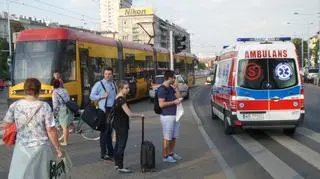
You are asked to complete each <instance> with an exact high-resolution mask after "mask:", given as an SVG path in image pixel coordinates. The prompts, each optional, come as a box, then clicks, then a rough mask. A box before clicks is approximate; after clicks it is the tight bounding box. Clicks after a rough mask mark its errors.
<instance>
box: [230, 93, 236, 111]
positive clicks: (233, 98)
mask: <svg viewBox="0 0 320 179" xmlns="http://www.w3.org/2000/svg"><path fill="white" fill-rule="evenodd" d="M236 97H237V91H236V90H231V104H230V107H231V111H232V112H235V111H236V110H237V99H236Z"/></svg>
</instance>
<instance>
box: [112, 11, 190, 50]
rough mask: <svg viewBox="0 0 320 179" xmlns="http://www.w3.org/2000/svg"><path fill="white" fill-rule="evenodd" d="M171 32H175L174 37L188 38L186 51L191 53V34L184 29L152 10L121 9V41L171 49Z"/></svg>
mask: <svg viewBox="0 0 320 179" xmlns="http://www.w3.org/2000/svg"><path fill="white" fill-rule="evenodd" d="M170 31H173V34H174V37H177V36H180V37H183V36H185V37H186V41H185V45H186V49H185V50H184V51H185V52H190V51H191V48H190V34H189V33H188V32H187V31H186V30H185V29H183V28H182V27H180V26H178V25H176V24H173V23H171V22H169V21H167V20H163V19H161V18H159V17H158V16H156V15H155V14H154V13H153V9H152V8H124V9H120V12H119V33H118V38H119V39H120V40H126V41H133V42H136V43H142V44H151V45H153V46H155V47H163V48H167V49H169V48H170Z"/></svg>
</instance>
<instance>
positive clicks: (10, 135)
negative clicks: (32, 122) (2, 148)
mask: <svg viewBox="0 0 320 179" xmlns="http://www.w3.org/2000/svg"><path fill="white" fill-rule="evenodd" d="M16 136H17V127H16V123H15V122H13V123H11V124H8V125H7V126H6V127H5V128H4V134H3V138H2V141H3V143H4V144H6V145H14V144H15V143H16Z"/></svg>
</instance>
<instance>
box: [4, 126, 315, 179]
mask: <svg viewBox="0 0 320 179" xmlns="http://www.w3.org/2000/svg"><path fill="white" fill-rule="evenodd" d="M265 134H266V135H267V136H268V137H269V138H270V140H273V141H275V142H276V143H277V144H278V145H281V146H282V147H284V148H285V149H286V150H288V151H290V152H292V153H293V154H295V155H297V156H298V157H299V158H300V159H301V160H303V161H305V162H306V163H308V164H310V165H311V166H313V167H314V168H315V169H317V170H319V171H320V150H316V149H311V148H310V147H308V146H307V145H305V144H303V143H301V142H299V141H298V140H296V139H295V136H293V137H290V136H287V135H284V134H282V133H279V132H278V133H277V132H265ZM2 135H3V130H2V129H1V130H0V137H1V140H0V145H3V142H2ZM252 135H254V134H248V133H245V132H243V133H241V132H240V133H238V134H235V135H232V136H230V137H232V138H234V139H235V141H236V142H237V143H238V144H239V145H240V146H241V147H242V148H243V149H244V150H245V151H246V152H248V154H249V155H250V156H251V157H252V158H253V159H254V160H255V161H256V162H257V163H258V164H259V165H261V167H262V168H263V169H264V170H265V171H266V172H268V173H269V174H270V176H272V177H273V178H276V179H278V178H279V179H287V178H288V179H291V178H292V179H302V178H305V177H306V176H305V175H302V174H301V173H298V172H297V171H295V169H294V168H293V167H292V163H288V162H287V161H283V160H282V159H281V156H280V155H281V153H277V152H274V151H271V150H269V149H268V147H266V146H265V145H264V143H263V142H261V141H259V139H257V138H255V137H253V136H252ZM296 135H301V136H304V137H306V138H308V139H310V140H311V141H312V142H313V143H315V144H316V145H318V144H320V133H318V132H315V131H313V130H311V129H308V128H305V127H298V128H297V131H296ZM306 175H307V174H306Z"/></svg>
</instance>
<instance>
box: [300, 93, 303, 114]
mask: <svg viewBox="0 0 320 179" xmlns="http://www.w3.org/2000/svg"><path fill="white" fill-rule="evenodd" d="M300 106H301V110H304V89H303V88H301V89H300Z"/></svg>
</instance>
